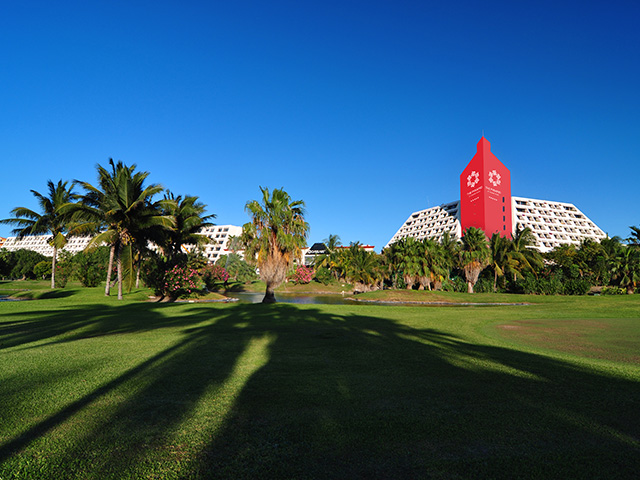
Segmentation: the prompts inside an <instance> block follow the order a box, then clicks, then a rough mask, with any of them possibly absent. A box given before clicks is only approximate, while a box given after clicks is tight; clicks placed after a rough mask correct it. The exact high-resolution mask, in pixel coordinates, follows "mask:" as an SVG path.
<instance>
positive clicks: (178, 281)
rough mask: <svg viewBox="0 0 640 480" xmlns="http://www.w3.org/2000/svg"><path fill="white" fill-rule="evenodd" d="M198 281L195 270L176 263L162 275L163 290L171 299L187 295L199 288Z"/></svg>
mask: <svg viewBox="0 0 640 480" xmlns="http://www.w3.org/2000/svg"><path fill="white" fill-rule="evenodd" d="M198 281H199V278H198V272H197V271H196V270H194V269H193V268H189V267H181V266H180V265H176V266H175V267H173V268H172V269H170V270H169V271H167V273H166V274H165V276H164V292H165V293H166V294H167V295H169V297H171V298H173V299H175V298H184V297H188V296H189V295H191V294H192V293H193V292H195V291H196V290H198V289H199V288H198Z"/></svg>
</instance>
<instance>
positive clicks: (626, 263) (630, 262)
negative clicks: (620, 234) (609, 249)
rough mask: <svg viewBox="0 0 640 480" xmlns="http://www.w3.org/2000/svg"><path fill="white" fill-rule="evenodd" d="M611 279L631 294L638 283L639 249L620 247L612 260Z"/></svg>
mask: <svg viewBox="0 0 640 480" xmlns="http://www.w3.org/2000/svg"><path fill="white" fill-rule="evenodd" d="M611 270H612V273H613V277H614V278H615V279H616V280H617V281H618V284H619V285H620V286H621V287H622V288H625V289H626V290H627V293H629V294H631V293H633V291H634V290H635V288H636V285H637V284H638V282H640V248H638V247H634V246H631V245H629V246H625V247H622V248H621V249H620V250H619V251H618V254H617V255H616V257H615V258H614V259H613V262H612V267H611Z"/></svg>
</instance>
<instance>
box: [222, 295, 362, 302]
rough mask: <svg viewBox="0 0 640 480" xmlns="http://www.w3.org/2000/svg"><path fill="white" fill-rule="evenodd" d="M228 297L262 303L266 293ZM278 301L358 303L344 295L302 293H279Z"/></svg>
mask: <svg viewBox="0 0 640 480" xmlns="http://www.w3.org/2000/svg"><path fill="white" fill-rule="evenodd" d="M225 295H226V296H227V297H230V298H237V299H238V300H239V301H240V302H242V303H260V302H262V299H263V298H264V293H257V292H228V293H225ZM276 300H277V301H278V302H280V303H298V304H309V305H312V304H315V305H317V304H324V305H346V304H350V305H353V304H355V303H357V302H355V301H353V300H349V299H347V298H345V297H343V296H342V295H312V294H302V293H277V292H276Z"/></svg>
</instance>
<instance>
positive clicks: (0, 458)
mask: <svg viewBox="0 0 640 480" xmlns="http://www.w3.org/2000/svg"><path fill="white" fill-rule="evenodd" d="M4 286H5V287H6V285H4ZM2 289H3V285H2V284H1V283H0V290H2ZM44 293H45V292H43V293H42V295H40V297H41V298H42V299H40V300H36V301H24V302H2V303H0V479H2V480H5V479H14V478H15V479H22V478H24V479H39V478H43V479H44V478H46V479H60V478H65V479H67V478H68V479H75V478H78V479H122V478H131V479H133V478H167V479H169V478H175V479H178V478H179V479H183V478H301V479H312V478H349V479H351V478H442V479H449V478H505V479H506V478H607V479H613V478H637V475H638V471H640V409H639V407H640V363H639V361H638V355H637V353H638V352H639V351H640V301H639V297H638V296H621V297H580V298H573V297H525V298H526V299H527V300H528V301H529V302H530V304H529V305H514V306H443V307H430V306H388V305H369V304H363V305H300V306H294V305H286V304H277V305H261V304H258V305H243V304H158V303H150V302H143V301H140V300H141V299H144V298H146V295H147V293H148V292H146V291H138V292H134V293H132V294H130V295H128V296H127V297H126V299H125V301H122V302H118V301H117V300H116V299H115V298H113V297H110V298H106V297H104V295H103V293H102V289H100V288H97V289H80V288H68V289H65V290H61V291H55V292H49V293H48V295H45V294H44ZM472 297H473V299H475V300H480V301H484V302H487V303H492V302H503V301H505V300H503V299H502V300H501V298H502V297H501V296H492V295H475V296H472ZM455 298H458V299H463V300H464V299H466V298H467V297H466V296H464V295H461V296H460V297H455ZM507 298H508V299H509V300H506V301H507V302H508V301H511V302H514V303H515V302H519V301H521V299H520V298H516V297H514V296H507ZM464 301H466V300H464Z"/></svg>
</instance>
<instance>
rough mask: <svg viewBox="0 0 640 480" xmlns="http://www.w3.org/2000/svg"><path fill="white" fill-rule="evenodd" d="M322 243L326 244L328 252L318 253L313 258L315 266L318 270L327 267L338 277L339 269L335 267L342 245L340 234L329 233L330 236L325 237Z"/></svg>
mask: <svg viewBox="0 0 640 480" xmlns="http://www.w3.org/2000/svg"><path fill="white" fill-rule="evenodd" d="M322 243H323V244H324V246H325V249H326V253H323V254H321V255H318V256H317V257H316V258H314V260H313V266H314V267H315V269H316V270H319V269H320V268H323V267H324V268H327V269H328V270H329V271H331V272H332V274H333V275H334V277H335V278H338V271H337V269H336V268H335V267H336V265H337V260H338V256H339V251H340V250H339V248H338V247H340V246H341V245H342V242H341V241H340V237H339V236H338V235H332V234H329V238H325V239H324V240H322Z"/></svg>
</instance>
